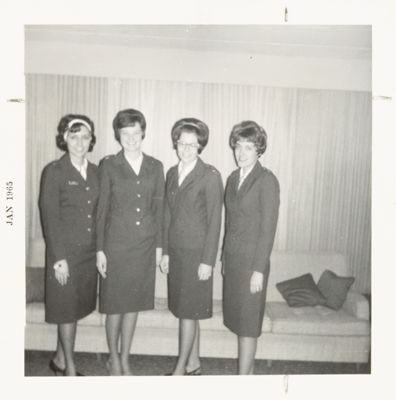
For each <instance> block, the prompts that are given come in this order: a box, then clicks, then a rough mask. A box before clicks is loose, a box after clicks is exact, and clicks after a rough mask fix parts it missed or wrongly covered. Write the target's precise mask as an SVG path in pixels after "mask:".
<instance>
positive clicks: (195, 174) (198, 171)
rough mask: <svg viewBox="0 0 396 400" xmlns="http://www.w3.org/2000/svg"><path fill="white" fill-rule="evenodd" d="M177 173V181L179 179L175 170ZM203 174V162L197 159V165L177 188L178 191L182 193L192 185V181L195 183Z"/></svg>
mask: <svg viewBox="0 0 396 400" xmlns="http://www.w3.org/2000/svg"><path fill="white" fill-rule="evenodd" d="M176 171H177V180H178V179H179V176H178V175H179V173H178V168H176ZM203 172H204V163H203V161H202V160H201V159H200V158H199V157H198V159H197V163H196V165H195V167H194V169H193V170H192V171H191V172H190V173H189V174H188V175H187V176H186V177H185V179H184V181H183V182H182V184H181V185H180V187H179V191H180V192H181V191H183V190H185V189H187V188H188V187H190V186H191V185H193V184H194V181H196V180H197V179H198V178H199V177H201V176H202V174H203Z"/></svg>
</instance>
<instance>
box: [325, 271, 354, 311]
mask: <svg viewBox="0 0 396 400" xmlns="http://www.w3.org/2000/svg"><path fill="white" fill-rule="evenodd" d="M353 282H355V278H354V277H342V276H338V275H337V274H335V273H334V272H333V271H329V270H326V271H324V272H323V273H322V276H321V277H320V279H319V282H318V289H319V290H320V292H321V293H322V294H323V296H324V297H325V298H326V303H325V304H324V305H325V306H326V307H329V308H332V309H333V310H339V309H340V308H341V307H342V305H343V304H344V302H345V299H346V296H347V293H348V290H349V288H350V287H351V286H352V284H353Z"/></svg>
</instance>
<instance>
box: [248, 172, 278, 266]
mask: <svg viewBox="0 0 396 400" xmlns="http://www.w3.org/2000/svg"><path fill="white" fill-rule="evenodd" d="M279 192H280V191H279V182H278V179H277V178H276V177H275V175H273V174H272V173H269V174H267V175H266V176H265V177H264V178H263V179H262V181H261V188H260V231H259V235H258V238H257V239H258V240H257V246H256V251H255V254H254V261H253V268H254V270H255V271H258V272H262V273H264V272H265V270H266V268H268V265H269V259H270V256H271V251H272V246H273V244H274V239H275V232H276V225H277V223H278V214H279V203H280V194H279Z"/></svg>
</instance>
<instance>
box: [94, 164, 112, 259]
mask: <svg viewBox="0 0 396 400" xmlns="http://www.w3.org/2000/svg"><path fill="white" fill-rule="evenodd" d="M107 169H108V167H107V165H106V162H105V161H102V162H101V163H100V165H99V183H100V185H99V201H98V211H97V214H96V251H103V249H104V241H105V231H106V220H107V215H108V212H109V206H110V196H111V185H110V176H109V173H108V170H107Z"/></svg>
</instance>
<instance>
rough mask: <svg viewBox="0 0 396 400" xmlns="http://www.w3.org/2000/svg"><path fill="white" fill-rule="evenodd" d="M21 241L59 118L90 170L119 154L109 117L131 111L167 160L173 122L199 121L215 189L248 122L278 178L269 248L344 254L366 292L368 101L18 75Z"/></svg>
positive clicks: (297, 92)
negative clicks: (22, 100)
mask: <svg viewBox="0 0 396 400" xmlns="http://www.w3.org/2000/svg"><path fill="white" fill-rule="evenodd" d="M26 91H27V93H26V99H27V116H26V123H27V127H26V158H27V159H26V240H27V261H26V262H27V265H29V264H30V263H31V243H32V241H33V240H35V239H40V238H41V237H42V232H41V226H40V219H39V212H38V207H37V202H38V194H39V181H40V174H41V171H42V169H43V167H44V166H45V165H46V164H47V163H48V162H50V161H52V160H54V159H56V158H59V157H60V155H61V152H60V151H59V150H58V149H57V148H56V145H55V135H56V127H57V123H58V121H59V119H60V118H61V116H62V115H64V114H66V113H79V114H86V115H88V116H89V117H90V118H91V119H92V120H93V121H94V123H95V127H96V135H97V144H96V146H95V149H94V151H93V152H92V153H91V154H90V156H89V158H90V160H91V161H93V162H95V163H97V162H98V161H99V160H100V159H101V158H103V157H104V156H105V155H108V154H113V153H115V152H117V151H118V150H119V149H120V147H119V145H118V143H117V142H116V141H115V140H114V134H113V131H112V128H111V123H112V119H113V117H114V115H115V114H116V112H117V111H119V110H121V109H123V108H137V109H139V110H141V111H142V112H143V113H144V115H145V116H146V119H147V131H146V138H145V139H144V151H145V152H146V153H148V154H150V155H152V156H154V157H156V158H158V159H160V160H161V161H162V162H163V163H164V167H165V169H166V170H167V169H168V168H169V167H170V166H171V165H173V164H175V163H176V162H177V158H176V155H175V152H174V150H173V149H172V143H171V139H170V130H171V127H172V125H173V124H174V122H175V121H176V120H177V119H179V118H183V117H196V118H200V119H202V120H204V121H205V122H206V123H207V124H208V126H209V128H210V138H209V143H208V146H207V148H206V149H205V150H204V152H203V153H202V158H203V159H204V161H206V162H208V163H210V164H213V165H214V166H216V167H217V168H218V170H219V171H220V172H221V174H222V177H223V180H224V181H225V180H226V178H227V176H228V175H229V174H230V172H231V171H232V170H233V169H235V168H236V167H235V162H234V159H233V155H232V152H231V149H230V147H229V145H228V138H229V133H230V130H231V128H232V126H233V125H234V124H236V123H238V122H240V121H242V120H246V119H252V120H255V121H257V122H258V123H259V124H261V125H262V126H263V127H264V129H265V130H266V131H267V134H268V148H267V151H266V153H265V154H264V156H263V157H262V158H261V162H262V164H263V165H265V166H267V167H268V168H269V169H271V170H272V171H273V172H274V173H275V175H276V176H277V177H278V179H279V182H280V186H281V206H280V214H279V223H278V230H277V234H276V238H275V245H274V247H275V249H277V250H286V251H288V250H290V251H313V252H321V251H337V252H341V253H343V254H346V255H347V257H348V260H349V263H350V264H351V266H352V270H353V273H354V276H355V277H356V282H355V286H356V288H357V289H359V290H361V291H363V292H367V293H369V292H371V290H370V286H371V284H370V282H371V262H370V259H371V93H368V92H351V91H333V90H311V89H295V88H294V89H285V88H268V87H260V86H248V85H232V84H216V83H196V82H169V81H157V80H144V79H116V78H93V77H77V76H59V75H41V74H28V75H27V76H26Z"/></svg>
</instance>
